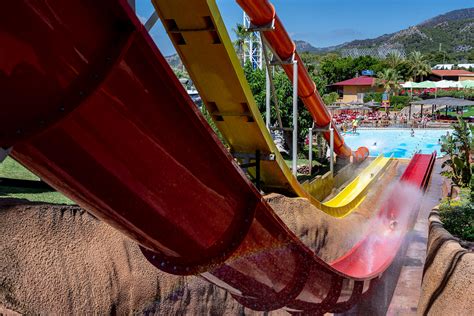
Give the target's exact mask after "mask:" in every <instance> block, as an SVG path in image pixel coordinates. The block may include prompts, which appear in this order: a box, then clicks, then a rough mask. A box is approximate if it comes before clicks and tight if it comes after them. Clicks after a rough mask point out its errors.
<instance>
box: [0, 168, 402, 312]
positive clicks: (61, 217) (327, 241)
mask: <svg viewBox="0 0 474 316" xmlns="http://www.w3.org/2000/svg"><path fill="white" fill-rule="evenodd" d="M402 169H403V168H402V167H400V166H396V165H392V166H391V167H390V168H389V169H388V170H387V172H386V176H384V177H383V178H382V179H380V180H379V182H378V183H377V184H376V185H375V186H374V188H373V189H372V190H370V193H369V195H368V197H367V198H366V200H365V201H364V202H363V203H362V204H361V206H360V207H359V208H358V209H357V210H356V211H355V212H354V213H352V214H351V215H349V216H347V217H346V218H344V219H341V220H338V219H335V218H332V217H331V216H328V215H326V214H324V213H322V212H320V211H318V210H316V209H315V208H314V207H313V206H312V205H310V204H309V203H308V201H307V200H305V199H300V198H296V199H290V198H286V197H283V196H280V195H269V196H268V197H267V199H268V201H269V203H270V204H271V205H272V206H273V208H274V209H275V211H276V212H277V213H278V214H279V215H280V216H281V218H282V219H283V220H284V221H285V223H286V224H287V225H288V226H289V227H290V229H292V230H293V231H294V232H295V233H296V234H297V235H298V236H300V238H301V239H302V240H303V242H305V244H307V245H308V246H309V247H310V248H312V249H314V250H315V252H316V253H318V255H319V256H321V257H322V258H323V259H324V260H329V261H331V260H333V259H335V258H337V257H339V256H340V255H342V254H343V253H344V252H346V251H347V250H348V249H350V248H351V247H352V246H353V245H354V243H356V242H357V241H358V240H359V239H360V238H362V237H363V236H364V234H365V232H366V230H367V229H368V225H367V223H368V221H367V220H368V219H369V218H370V217H371V216H372V215H373V210H375V209H376V206H377V205H378V204H380V202H381V201H380V200H381V196H382V191H383V190H384V188H385V187H386V186H387V185H389V183H390V182H392V181H393V179H394V178H395V177H396V176H397V175H399V174H400V173H401V171H402ZM0 223H1V225H0V238H1V239H0V313H1V308H3V309H4V310H5V309H8V310H10V311H16V312H19V313H21V314H142V313H144V314H147V315H148V314H157V315H158V314H159V315H184V314H186V315H252V314H253V315H256V314H259V313H254V312H252V311H250V310H247V309H245V308H243V307H242V306H240V305H239V304H238V303H236V302H235V301H234V300H233V299H232V298H231V296H230V295H228V294H227V292H226V291H224V290H221V289H219V288H217V287H216V286H213V285H211V284H209V283H207V282H205V281H203V280H202V279H200V278H199V277H176V276H171V275H167V274H164V273H161V272H160V271H158V270H157V269H155V268H154V267H153V266H152V265H151V264H149V263H148V262H147V261H146V260H145V259H144V257H143V256H142V254H141V253H140V251H139V249H138V246H137V245H136V244H135V243H134V242H132V241H131V240H129V239H127V238H126V237H124V236H123V235H121V234H120V233H119V232H117V231H115V230H114V229H112V228H111V227H109V226H108V225H106V224H104V223H102V222H100V221H99V220H97V219H95V218H94V217H93V216H91V215H90V214H88V213H86V212H85V211H83V210H81V209H80V208H79V207H71V206H52V205H44V204H28V205H24V204H22V203H21V201H18V200H15V201H9V200H0ZM271 314H273V315H281V314H286V312H284V311H276V312H273V313H271Z"/></svg>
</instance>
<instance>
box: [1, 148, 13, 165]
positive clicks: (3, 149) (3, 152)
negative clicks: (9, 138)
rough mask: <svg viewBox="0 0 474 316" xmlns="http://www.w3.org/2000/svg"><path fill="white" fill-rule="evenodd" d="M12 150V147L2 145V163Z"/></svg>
mask: <svg viewBox="0 0 474 316" xmlns="http://www.w3.org/2000/svg"><path fill="white" fill-rule="evenodd" d="M11 151H12V148H11V147H10V148H2V147H0V163H2V162H3V161H4V160H5V159H6V158H7V156H8V155H9V154H10V152H11Z"/></svg>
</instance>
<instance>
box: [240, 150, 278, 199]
mask: <svg viewBox="0 0 474 316" xmlns="http://www.w3.org/2000/svg"><path fill="white" fill-rule="evenodd" d="M232 156H233V157H234V158H236V159H239V160H241V161H242V163H241V164H240V168H242V170H243V171H244V172H246V173H248V172H247V169H248V168H252V167H255V187H256V188H257V190H259V191H260V190H261V176H260V174H261V173H260V170H261V162H262V161H274V160H275V155H274V154H269V155H264V154H262V153H261V152H260V150H257V151H255V153H254V154H253V153H240V152H233V153H232ZM252 160H253V161H254V162H251V161H252Z"/></svg>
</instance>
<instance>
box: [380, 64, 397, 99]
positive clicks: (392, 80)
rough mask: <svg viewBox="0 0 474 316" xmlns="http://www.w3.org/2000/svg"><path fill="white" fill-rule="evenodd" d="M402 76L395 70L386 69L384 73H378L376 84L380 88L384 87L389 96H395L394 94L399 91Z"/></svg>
mask: <svg viewBox="0 0 474 316" xmlns="http://www.w3.org/2000/svg"><path fill="white" fill-rule="evenodd" d="M400 79H401V78H400V74H399V73H398V71H396V70H395V69H391V68H388V69H385V70H384V71H379V72H378V73H377V78H376V80H375V83H376V84H377V85H378V86H379V87H383V89H384V91H385V92H386V93H387V94H389V95H390V94H393V92H396V91H398V89H399V87H400V85H399V81H400Z"/></svg>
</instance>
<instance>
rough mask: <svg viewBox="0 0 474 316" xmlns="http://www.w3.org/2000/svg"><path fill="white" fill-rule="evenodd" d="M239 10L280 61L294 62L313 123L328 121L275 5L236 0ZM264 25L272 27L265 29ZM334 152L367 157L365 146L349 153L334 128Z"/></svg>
mask: <svg viewBox="0 0 474 316" xmlns="http://www.w3.org/2000/svg"><path fill="white" fill-rule="evenodd" d="M236 1H237V3H238V4H239V5H240V6H241V7H242V9H243V10H244V11H245V12H246V13H247V15H248V16H249V18H250V20H251V22H252V24H253V25H255V26H257V27H262V28H263V29H265V31H263V36H264V37H265V40H266V41H267V43H268V44H269V45H270V47H271V48H272V49H273V52H274V53H275V54H276V55H277V56H278V57H279V58H280V59H281V60H283V61H287V60H289V59H291V58H294V59H295V60H296V61H297V63H298V96H299V97H300V99H301V100H302V101H303V103H304V104H305V105H306V108H307V109H308V110H309V112H310V113H311V115H312V117H313V119H314V121H315V122H316V125H317V126H319V127H326V126H328V125H329V123H331V120H332V118H331V115H330V114H329V112H328V110H327V109H326V106H325V104H324V102H323V100H322V99H321V96H320V95H319V93H318V90H317V89H316V84H315V83H314V82H313V80H312V79H311V77H310V75H309V74H308V71H307V70H306V67H305V65H304V63H303V61H302V60H301V58H300V56H299V55H298V53H297V52H296V45H295V43H294V42H293V40H292V39H291V38H290V36H289V35H288V32H287V31H286V30H285V27H284V26H283V23H282V22H281V20H280V18H279V17H278V16H277V15H276V13H275V8H274V7H273V5H272V4H271V3H270V2H269V1H268V0H258V1H257V0H236ZM268 26H273V27H274V28H273V29H269V27H268ZM282 67H283V69H284V70H285V72H286V74H287V75H288V77H289V78H290V80H293V65H291V64H284V65H283V66H282ZM324 136H325V138H326V139H327V140H328V141H329V137H330V134H329V133H325V134H324ZM334 151H335V152H336V153H337V154H338V155H340V156H342V157H350V156H351V155H353V156H354V158H355V159H356V160H357V161H361V160H364V159H365V158H367V156H368V154H369V153H368V149H367V148H365V147H362V148H359V149H358V150H357V151H355V152H354V153H352V152H351V149H350V148H349V146H347V145H346V144H345V143H344V139H343V138H342V136H341V134H340V133H339V131H338V130H337V129H335V134H334Z"/></svg>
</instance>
